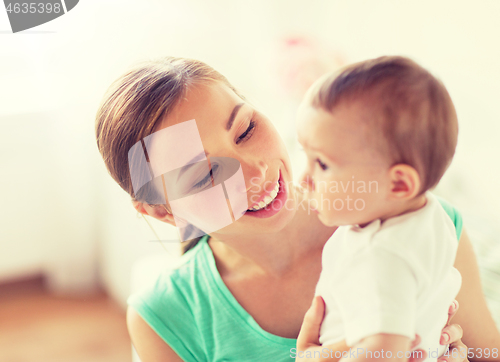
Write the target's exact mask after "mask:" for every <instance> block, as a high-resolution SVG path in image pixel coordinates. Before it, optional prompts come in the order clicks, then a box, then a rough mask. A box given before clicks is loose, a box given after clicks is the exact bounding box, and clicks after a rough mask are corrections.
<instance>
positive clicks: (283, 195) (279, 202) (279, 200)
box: [245, 172, 287, 218]
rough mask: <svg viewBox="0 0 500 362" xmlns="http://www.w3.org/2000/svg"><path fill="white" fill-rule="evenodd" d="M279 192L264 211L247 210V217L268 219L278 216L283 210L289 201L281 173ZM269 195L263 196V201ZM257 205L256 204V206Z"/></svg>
mask: <svg viewBox="0 0 500 362" xmlns="http://www.w3.org/2000/svg"><path fill="white" fill-rule="evenodd" d="M278 182H279V190H278V194H277V195H276V197H275V198H274V200H273V201H272V202H271V203H270V204H269V205H267V206H266V207H264V208H263V209H260V210H257V211H251V210H247V211H246V213H245V216H253V217H258V218H268V217H271V216H274V215H276V214H277V213H278V212H279V211H280V210H281V209H282V208H283V206H285V202H286V200H287V189H286V185H285V183H284V182H283V179H282V177H281V172H280V174H279V179H278ZM265 196H267V195H263V196H262V197H261V199H264V197H265ZM254 205H255V204H254Z"/></svg>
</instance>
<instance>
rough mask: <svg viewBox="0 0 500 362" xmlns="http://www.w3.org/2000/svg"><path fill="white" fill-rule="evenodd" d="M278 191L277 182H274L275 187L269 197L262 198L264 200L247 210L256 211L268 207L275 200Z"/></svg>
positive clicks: (278, 185)
mask: <svg viewBox="0 0 500 362" xmlns="http://www.w3.org/2000/svg"><path fill="white" fill-rule="evenodd" d="M279 189H280V184H279V182H276V186H275V187H274V190H273V191H271V193H270V194H269V195H267V196H266V197H264V200H262V201H261V202H259V203H258V204H257V205H255V206H254V207H252V208H251V209H249V210H252V211H257V210H260V209H263V208H264V207H266V206H267V205H269V204H270V203H271V202H273V200H274V199H275V198H276V195H278V191H279Z"/></svg>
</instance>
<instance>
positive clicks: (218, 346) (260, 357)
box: [127, 199, 462, 362]
mask: <svg viewBox="0 0 500 362" xmlns="http://www.w3.org/2000/svg"><path fill="white" fill-rule="evenodd" d="M439 201H440V203H441V205H442V206H443V208H444V209H445V211H446V212H447V213H448V215H449V216H450V218H451V219H452V220H453V222H454V224H455V228H456V231H457V239H460V235H461V232H462V216H461V215H460V213H459V212H458V211H457V210H456V209H455V208H454V207H453V206H451V205H450V204H448V203H447V202H446V201H444V200H442V199H440V200H439ZM207 240H208V238H207V237H204V238H203V239H202V240H200V242H199V243H198V244H197V245H196V246H195V247H194V248H193V249H192V250H190V251H189V252H187V253H186V254H185V255H183V256H182V259H181V263H180V266H179V267H177V268H175V269H173V270H168V271H165V272H163V273H162V274H161V275H160V276H159V277H158V279H157V281H156V284H155V285H154V286H153V287H152V288H149V289H147V290H145V291H143V292H140V293H137V294H134V295H132V296H131V297H130V298H129V299H128V301H127V302H128V304H129V305H130V306H131V307H133V308H134V309H135V310H136V311H137V313H139V315H140V316H141V317H142V318H143V319H144V320H145V321H146V322H147V323H148V324H149V325H150V326H151V328H152V329H153V330H154V331H155V332H156V333H157V334H158V335H159V336H160V337H161V338H162V339H163V340H164V341H165V342H166V343H168V345H169V346H170V347H171V348H172V349H173V350H174V351H175V352H176V353H177V354H178V355H179V356H180V357H181V358H182V359H183V360H184V361H187V362H202V361H211V362H212V361H217V362H222V361H247V362H252V361H255V362H262V361H273V362H275V361H276V362H279V361H292V360H293V359H294V356H293V354H292V353H291V351H290V350H291V349H292V348H295V344H296V341H297V340H296V339H292V338H283V337H279V336H276V335H274V334H271V333H268V332H266V331H264V330H263V329H262V328H261V327H260V326H259V325H258V324H257V322H255V320H254V319H253V318H252V316H250V315H249V314H248V313H247V312H246V311H245V309H243V307H242V306H241V305H240V304H239V303H238V302H237V301H236V299H235V298H234V297H233V295H232V294H231V292H230V291H229V289H227V287H226V285H225V284H224V282H223V281H222V279H221V277H220V275H219V272H218V270H217V267H216V265H215V260H214V257H213V254H212V250H211V249H210V247H209V245H208V243H207Z"/></svg>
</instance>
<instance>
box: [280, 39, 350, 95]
mask: <svg viewBox="0 0 500 362" xmlns="http://www.w3.org/2000/svg"><path fill="white" fill-rule="evenodd" d="M278 49H279V50H278V56H277V64H276V68H277V69H276V72H277V75H278V83H279V86H280V88H281V89H282V91H283V92H284V94H285V95H286V96H288V97H291V98H294V99H296V100H298V101H300V99H302V97H303V96H304V94H305V92H306V91H307V89H308V88H309V87H310V86H311V85H312V84H313V83H314V81H316V80H317V79H318V78H319V77H320V76H321V75H323V74H325V73H327V72H330V71H333V70H335V69H338V68H340V67H341V66H342V65H344V64H345V61H344V59H343V57H342V56H341V54H340V53H339V52H338V51H336V50H334V49H332V48H331V47H330V46H327V45H324V44H320V42H319V41H318V40H317V39H314V38H308V37H304V36H289V37H286V38H284V39H282V40H280V41H279V47H278Z"/></svg>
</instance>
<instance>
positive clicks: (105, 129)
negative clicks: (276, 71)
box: [95, 57, 238, 252]
mask: <svg viewBox="0 0 500 362" xmlns="http://www.w3.org/2000/svg"><path fill="white" fill-rule="evenodd" d="M215 82H220V83H222V84H224V85H226V86H228V87H229V88H231V89H232V90H233V91H234V92H235V93H236V94H238V92H237V91H236V89H235V88H234V87H233V86H232V85H231V84H230V83H229V81H228V80H227V79H226V78H225V77H224V76H223V75H222V74H220V73H219V72H217V71H216V70H215V69H213V68H212V67H210V66H209V65H207V64H205V63H203V62H201V61H198V60H194V59H185V58H175V57H165V58H161V59H158V60H152V61H147V62H144V63H141V64H139V65H137V66H136V67H134V68H132V69H130V70H129V71H128V72H126V73H125V74H123V75H122V76H121V77H119V78H118V79H117V80H116V81H115V82H114V83H113V84H112V85H111V86H110V88H109V89H108V91H107V93H106V94H105V96H104V99H103V101H102V103H101V105H100V107H99V110H98V111H97V115H96V124H95V132H96V140H97V147H98V148H99V152H100V153H101V155H102V157H103V159H104V163H105V165H106V168H107V170H108V172H109V174H110V175H111V177H113V179H114V180H115V181H116V182H117V183H118V184H119V185H120V186H121V188H122V189H123V190H125V191H126V192H127V193H128V194H129V195H130V197H131V198H132V200H133V201H140V202H145V201H146V200H145V199H144V198H143V197H141V196H142V195H136V194H135V193H134V189H133V185H132V179H131V175H130V169H129V158H128V157H129V156H128V153H129V150H130V149H131V148H132V146H134V145H135V144H136V143H137V142H139V141H140V140H142V139H143V138H144V137H146V136H148V135H150V134H152V133H153V132H155V131H156V130H157V128H158V127H159V125H160V123H161V122H162V120H164V119H165V117H166V116H168V114H169V113H170V112H171V111H172V110H173V109H174V107H175V106H176V105H177V104H178V103H179V102H180V100H181V99H182V98H183V97H184V95H185V94H186V91H187V89H188V88H189V87H191V86H193V85H198V84H209V83H215ZM198 240H199V238H198V239H193V240H191V241H190V242H188V243H187V245H186V246H184V247H183V252H186V251H187V250H189V249H190V248H192V247H193V246H194V245H195V244H196V242H197V241H198Z"/></svg>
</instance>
